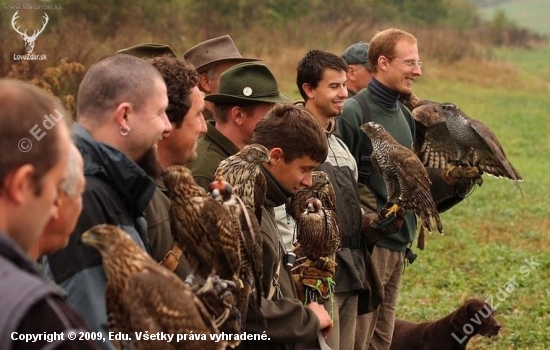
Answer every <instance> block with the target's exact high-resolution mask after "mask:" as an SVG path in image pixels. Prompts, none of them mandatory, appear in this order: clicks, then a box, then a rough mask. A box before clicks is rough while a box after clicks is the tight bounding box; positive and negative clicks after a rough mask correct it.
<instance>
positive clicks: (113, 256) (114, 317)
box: [82, 225, 227, 350]
mask: <svg viewBox="0 0 550 350" xmlns="http://www.w3.org/2000/svg"><path fill="white" fill-rule="evenodd" d="M82 241H83V242H84V244H87V245H89V246H92V247H95V248H96V249H97V250H99V252H100V253H101V256H102V258H103V267H104V269H105V275H106V276H107V280H108V281H107V286H106V288H105V300H106V306H107V314H108V319H109V330H110V331H112V332H121V333H124V334H132V335H133V334H134V332H147V331H148V332H149V334H152V333H157V332H164V333H168V334H190V333H191V332H193V333H194V334H205V335H206V337H207V338H206V339H207V340H202V341H194V340H193V341H187V342H185V343H181V342H180V343H170V342H166V341H164V340H158V341H155V340H141V341H140V340H137V339H135V337H133V336H132V337H131V338H132V340H130V341H123V342H122V344H116V345H119V346H120V345H122V348H124V349H130V348H131V349H140V350H141V349H151V350H153V349H175V348H177V347H176V345H175V344H180V347H179V348H185V349H197V350H199V349H212V350H221V349H225V347H226V345H227V344H226V342H224V341H222V342H218V343H216V342H214V341H211V340H210V334H219V331H218V329H217V327H216V325H215V324H214V322H213V321H212V320H211V319H210V315H209V314H208V311H207V310H206V308H205V307H204V305H203V304H202V302H201V301H200V300H199V299H198V298H197V296H196V295H195V294H193V292H192V291H191V289H190V288H189V287H188V286H187V285H186V284H185V283H184V282H183V281H182V280H181V279H180V278H178V277H177V276H176V275H175V274H174V273H173V272H171V271H169V270H168V269H166V268H164V267H162V266H159V265H158V263H157V262H156V261H154V260H153V259H152V258H151V257H150V256H149V255H148V254H147V253H146V252H145V251H143V249H141V248H140V247H139V246H138V245H137V244H136V243H135V242H134V241H133V240H132V239H131V238H130V236H128V234H127V233H126V232H124V231H123V230H122V229H120V228H119V227H117V226H113V225H97V226H94V227H92V228H91V229H89V230H88V231H86V232H85V233H84V234H83V235H82Z"/></svg>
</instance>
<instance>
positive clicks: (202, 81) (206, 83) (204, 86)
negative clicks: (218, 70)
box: [198, 73, 212, 95]
mask: <svg viewBox="0 0 550 350" xmlns="http://www.w3.org/2000/svg"><path fill="white" fill-rule="evenodd" d="M198 85H199V87H200V89H199V90H201V91H204V92H205V93H206V94H207V95H208V94H209V93H210V92H211V91H212V88H211V87H210V80H208V73H200V74H199V84H198Z"/></svg>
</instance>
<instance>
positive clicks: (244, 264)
mask: <svg viewBox="0 0 550 350" xmlns="http://www.w3.org/2000/svg"><path fill="white" fill-rule="evenodd" d="M210 193H211V195H212V197H213V198H214V199H216V200H217V201H219V202H220V203H222V204H223V206H224V208H226V209H227V211H228V213H229V214H230V216H231V218H232V220H233V222H234V225H235V226H236V227H237V228H238V230H239V232H240V233H241V234H240V236H239V253H240V261H241V265H240V267H239V278H240V280H241V282H242V284H241V285H240V287H241V290H240V291H239V300H238V302H237V309H238V310H239V311H240V313H241V315H242V317H243V318H245V317H246V314H247V311H248V305H249V299H250V295H251V294H252V292H253V291H254V290H255V291H256V295H255V298H254V299H255V300H256V303H251V310H252V313H253V314H254V315H255V316H256V318H257V319H258V320H260V321H262V322H263V323H265V320H264V317H263V316H262V313H261V310H260V304H261V297H262V294H261V293H262V292H261V291H262V287H261V286H262V274H263V270H262V265H263V252H262V231H261V227H260V224H259V223H258V220H257V219H256V217H255V216H254V213H253V212H252V210H251V209H250V208H248V207H246V206H245V205H244V203H243V201H242V200H241V199H240V198H239V197H238V196H236V195H235V194H233V190H232V186H231V185H230V184H229V183H227V182H226V181H225V180H224V178H223V176H222V175H221V174H218V177H217V179H216V180H215V181H213V182H212V183H211V184H210ZM243 321H244V319H243ZM244 325H245V322H242V325H240V326H241V327H240V330H241V331H242V330H244V329H243V327H244Z"/></svg>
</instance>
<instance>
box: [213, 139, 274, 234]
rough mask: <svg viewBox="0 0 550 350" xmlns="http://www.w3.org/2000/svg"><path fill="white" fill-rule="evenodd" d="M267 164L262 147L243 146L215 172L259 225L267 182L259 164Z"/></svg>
mask: <svg viewBox="0 0 550 350" xmlns="http://www.w3.org/2000/svg"><path fill="white" fill-rule="evenodd" d="M265 162H269V151H268V150H267V148H265V147H264V146H262V145H259V144H251V145H246V146H244V147H243V148H242V149H241V150H240V151H239V152H237V154H235V155H233V156H231V157H229V158H227V159H225V160H223V161H222V162H221V163H220V165H218V168H217V170H216V174H221V175H222V176H223V177H224V179H225V181H227V182H228V183H229V184H231V186H233V193H235V194H236V195H237V196H239V197H240V198H241V199H242V200H243V202H244V204H245V205H246V206H247V207H249V208H251V209H252V210H253V211H254V214H255V215H256V219H257V220H258V222H259V223H261V220H262V207H263V205H264V202H265V196H266V193H267V182H266V180H265V176H264V174H263V172H262V169H261V164H262V163H265Z"/></svg>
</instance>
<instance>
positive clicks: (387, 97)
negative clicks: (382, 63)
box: [367, 77, 400, 108]
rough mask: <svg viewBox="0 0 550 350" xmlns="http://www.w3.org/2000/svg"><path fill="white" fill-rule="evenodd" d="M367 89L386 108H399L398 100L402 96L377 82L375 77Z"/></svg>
mask: <svg viewBox="0 0 550 350" xmlns="http://www.w3.org/2000/svg"><path fill="white" fill-rule="evenodd" d="M367 89H368V90H369V92H370V93H371V94H372V96H373V97H374V98H376V99H377V100H378V101H379V102H380V103H381V104H382V105H383V106H384V107H386V108H395V107H397V99H398V98H399V95H400V94H399V92H397V91H394V90H392V89H390V88H389V87H387V86H386V85H384V84H382V83H381V82H379V81H378V80H376V79H375V78H374V77H373V78H372V79H371V81H370V83H369V86H368V87H367Z"/></svg>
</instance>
